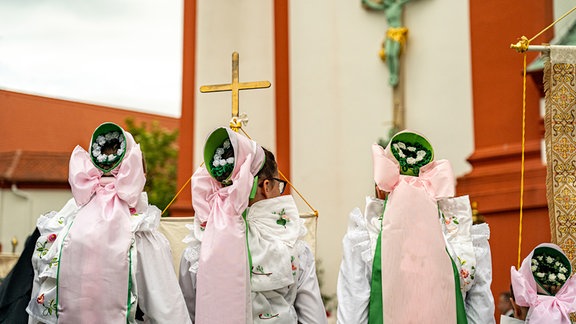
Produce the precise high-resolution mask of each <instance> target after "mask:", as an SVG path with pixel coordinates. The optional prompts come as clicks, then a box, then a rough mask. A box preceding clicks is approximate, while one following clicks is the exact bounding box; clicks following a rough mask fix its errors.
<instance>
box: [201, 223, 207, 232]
mask: <svg viewBox="0 0 576 324" xmlns="http://www.w3.org/2000/svg"><path fill="white" fill-rule="evenodd" d="M206 224H208V221H203V222H202V223H200V230H201V231H204V230H206Z"/></svg>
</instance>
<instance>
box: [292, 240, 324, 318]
mask: <svg viewBox="0 0 576 324" xmlns="http://www.w3.org/2000/svg"><path fill="white" fill-rule="evenodd" d="M298 244H302V245H303V249H302V250H303V251H301V253H300V254H299V258H300V270H301V271H300V273H299V276H298V290H297V293H296V300H295V301H294V308H295V309H296V314H298V323H317V324H327V323H328V319H327V318H326V309H325V308H324V303H323V302H322V295H321V294H320V287H319V286H318V278H317V277H316V265H315V261H314V256H313V255H312V251H311V250H310V247H309V246H308V244H306V243H305V242H304V241H299V242H298ZM299 251H300V249H299Z"/></svg>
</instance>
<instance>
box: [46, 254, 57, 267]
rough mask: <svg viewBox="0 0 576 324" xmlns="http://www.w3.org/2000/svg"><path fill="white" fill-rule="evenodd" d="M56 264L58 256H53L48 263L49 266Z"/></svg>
mask: <svg viewBox="0 0 576 324" xmlns="http://www.w3.org/2000/svg"><path fill="white" fill-rule="evenodd" d="M57 265H58V258H57V257H53V258H52V260H50V264H49V265H48V266H49V267H50V268H52V267H54V266H57Z"/></svg>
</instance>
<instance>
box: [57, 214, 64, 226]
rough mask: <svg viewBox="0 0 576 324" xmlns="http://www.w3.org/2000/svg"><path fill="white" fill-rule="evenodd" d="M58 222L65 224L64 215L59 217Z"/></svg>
mask: <svg viewBox="0 0 576 324" xmlns="http://www.w3.org/2000/svg"><path fill="white" fill-rule="evenodd" d="M58 224H60V225H62V224H64V217H62V216H60V217H58Z"/></svg>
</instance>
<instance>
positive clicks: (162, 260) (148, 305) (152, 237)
mask: <svg viewBox="0 0 576 324" xmlns="http://www.w3.org/2000/svg"><path fill="white" fill-rule="evenodd" d="M135 244H136V251H137V252H136V253H137V268H138V269H137V271H136V281H137V289H138V305H139V306H140V308H141V309H142V311H143V312H144V314H145V322H146V323H190V324H191V323H192V322H191V321H190V317H189V316H188V311H187V310H186V304H185V303H184V297H183V296H182V291H181V290H180V286H179V285H178V279H177V278H176V273H175V272H174V266H173V264H172V254H171V251H170V244H169V242H168V240H167V239H166V237H164V235H162V234H161V233H160V232H158V231H157V230H151V231H142V232H136V233H135Z"/></svg>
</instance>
